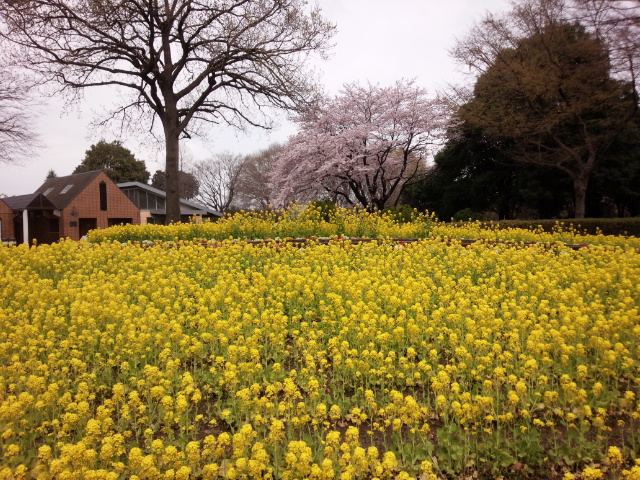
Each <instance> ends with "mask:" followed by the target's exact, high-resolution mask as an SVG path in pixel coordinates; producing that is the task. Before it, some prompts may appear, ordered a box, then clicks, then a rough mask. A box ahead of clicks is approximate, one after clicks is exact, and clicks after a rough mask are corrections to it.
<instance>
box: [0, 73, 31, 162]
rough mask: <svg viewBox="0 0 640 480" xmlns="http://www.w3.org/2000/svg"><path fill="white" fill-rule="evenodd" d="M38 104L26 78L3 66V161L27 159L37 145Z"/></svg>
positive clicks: (0, 110) (0, 98)
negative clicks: (25, 80) (31, 95)
mask: <svg viewBox="0 0 640 480" xmlns="http://www.w3.org/2000/svg"><path fill="white" fill-rule="evenodd" d="M35 116H36V111H35V106H34V104H33V101H32V98H31V97H30V95H29V89H28V86H27V84H25V83H24V81H23V79H21V78H20V77H19V76H17V75H16V74H15V73H13V72H11V71H10V70H9V69H8V68H6V67H5V68H0V163H16V162H20V161H21V160H23V159H25V158H26V157H27V156H29V154H30V153H31V152H32V149H33V147H35V146H37V136H36V134H35V132H34V131H33V127H32V126H33V125H34V121H33V119H34V117H35Z"/></svg>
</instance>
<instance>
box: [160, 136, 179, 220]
mask: <svg viewBox="0 0 640 480" xmlns="http://www.w3.org/2000/svg"><path fill="white" fill-rule="evenodd" d="M164 135H165V161H166V164H165V188H166V193H167V204H166V211H167V224H170V223H176V222H179V221H180V194H179V191H180V190H179V186H180V185H179V182H180V177H179V172H180V142H179V136H178V135H179V134H178V133H177V132H176V131H175V129H173V128H165V132H164Z"/></svg>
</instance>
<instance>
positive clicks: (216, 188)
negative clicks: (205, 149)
mask: <svg viewBox="0 0 640 480" xmlns="http://www.w3.org/2000/svg"><path fill="white" fill-rule="evenodd" d="M243 164H244V158H243V157H242V156H240V155H233V154H232V153H228V152H225V153H221V154H219V155H216V156H215V157H214V158H211V159H209V160H203V161H200V162H197V163H196V164H195V165H194V166H193V167H192V173H193V174H194V175H195V176H196V178H197V179H198V181H199V182H200V189H199V191H198V196H197V199H198V200H199V201H200V202H202V203H204V204H205V205H207V206H209V207H211V208H213V209H214V210H217V211H219V212H223V213H224V212H227V211H228V210H229V207H230V206H231V202H233V198H234V195H235V193H236V187H237V184H238V177H239V176H240V172H241V171H242V169H243Z"/></svg>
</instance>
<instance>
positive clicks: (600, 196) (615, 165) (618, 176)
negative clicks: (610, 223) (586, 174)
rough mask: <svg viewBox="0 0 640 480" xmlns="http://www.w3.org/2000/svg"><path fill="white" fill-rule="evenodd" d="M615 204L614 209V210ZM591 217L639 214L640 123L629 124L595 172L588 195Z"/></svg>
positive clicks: (588, 210)
mask: <svg viewBox="0 0 640 480" xmlns="http://www.w3.org/2000/svg"><path fill="white" fill-rule="evenodd" d="M611 207H613V210H614V211H613V212H612V211H611V210H612V208H611ZM587 212H588V213H589V215H590V216H597V217H603V216H607V215H610V214H611V213H613V214H615V215H617V216H619V217H625V216H632V217H635V216H638V215H640V124H639V123H638V122H637V121H636V122H634V123H632V124H630V125H629V126H628V127H627V128H626V129H625V130H624V131H623V132H622V133H621V135H620V137H618V139H617V140H616V142H615V143H614V144H613V146H612V147H611V149H609V151H608V152H607V155H606V156H605V158H604V159H603V161H602V162H601V164H600V165H599V166H598V168H597V169H596V171H595V172H594V174H593V179H592V181H591V183H590V186H589V194H588V197H587Z"/></svg>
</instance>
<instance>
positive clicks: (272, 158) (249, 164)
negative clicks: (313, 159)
mask: <svg viewBox="0 0 640 480" xmlns="http://www.w3.org/2000/svg"><path fill="white" fill-rule="evenodd" d="M283 150H284V146H283V145H281V144H279V143H274V144H272V145H269V146H268V147H267V148H265V149H264V150H260V151H259V152H257V153H254V154H251V155H247V156H246V157H245V158H244V162H243V166H242V170H241V171H240V175H239V176H238V184H237V186H236V194H235V197H234V200H233V204H232V206H233V207H234V208H244V209H247V210H266V209H267V208H269V206H270V205H271V204H272V203H273V199H272V190H271V180H270V175H271V170H272V169H273V166H274V165H275V162H276V159H277V158H278V157H279V156H280V155H281V154H282V152H283Z"/></svg>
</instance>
